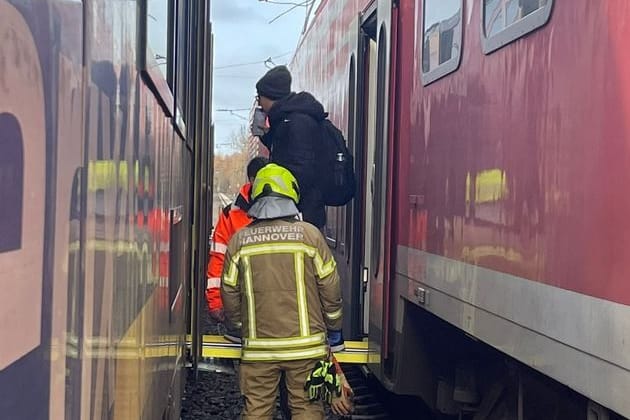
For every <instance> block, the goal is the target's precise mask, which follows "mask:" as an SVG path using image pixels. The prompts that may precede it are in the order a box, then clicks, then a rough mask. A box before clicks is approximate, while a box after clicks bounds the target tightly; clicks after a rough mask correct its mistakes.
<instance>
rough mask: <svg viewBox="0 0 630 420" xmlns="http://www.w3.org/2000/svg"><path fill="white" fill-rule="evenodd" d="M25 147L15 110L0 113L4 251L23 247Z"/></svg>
mask: <svg viewBox="0 0 630 420" xmlns="http://www.w3.org/2000/svg"><path fill="white" fill-rule="evenodd" d="M23 193H24V148H23V144H22V129H21V128H20V123H19V122H18V120H17V119H16V118H15V117H14V116H13V114H8V113H2V114H0V201H1V202H2V203H3V204H2V207H0V252H8V251H14V250H17V249H20V248H21V247H22V203H23V202H22V197H23Z"/></svg>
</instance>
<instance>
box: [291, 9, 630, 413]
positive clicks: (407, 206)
mask: <svg viewBox="0 0 630 420" xmlns="http://www.w3.org/2000/svg"><path fill="white" fill-rule="evenodd" d="M629 37H630V4H629V3H628V2H627V1H625V0H608V1H599V2H592V1H587V0H574V1H571V2H568V1H563V0H555V1H552V0H534V1H531V0H509V1H508V0H486V1H483V2H475V1H470V0H465V1H463V0H416V1H411V0H400V1H391V0H378V1H374V2H369V1H358V0H334V1H332V0H328V1H326V0H324V1H322V2H321V4H320V5H319V7H318V10H317V12H316V15H315V17H314V19H313V22H312V24H311V25H310V28H309V29H308V31H307V32H306V34H305V35H304V37H303V39H302V41H301V43H300V46H299V48H298V51H297V53H296V56H295V58H294V60H293V63H292V72H293V75H294V80H295V82H294V83H295V84H296V86H295V87H294V90H308V91H311V92H312V93H314V94H315V95H316V96H317V97H318V98H319V99H320V100H321V101H322V102H323V103H324V105H325V107H326V108H327V110H328V111H329V112H330V114H331V119H332V120H333V121H334V122H335V123H337V124H338V126H339V127H340V128H342V129H343V130H344V131H345V133H346V136H347V138H348V142H349V144H350V146H351V147H352V148H353V150H354V152H355V159H356V161H357V172H358V176H359V179H361V180H362V181H361V185H360V186H359V187H360V188H359V196H358V197H357V199H356V200H355V202H354V204H353V205H352V206H349V207H348V208H345V209H329V223H328V227H327V234H328V237H329V243H330V245H331V246H332V247H333V248H334V249H335V251H336V255H337V258H338V261H339V262H340V264H339V265H340V267H341V268H342V271H343V272H344V276H345V286H344V293H345V298H346V301H347V302H348V304H347V307H346V317H347V319H348V320H347V323H346V324H347V325H346V330H350V331H352V333H353V334H354V335H360V334H367V335H368V336H369V337H370V343H371V347H372V348H373V349H374V350H375V352H376V353H377V354H379V356H380V357H379V358H378V362H376V363H375V364H374V365H373V366H372V368H373V371H374V372H375V374H376V375H377V376H379V378H381V380H382V381H383V383H384V384H386V385H387V386H388V387H389V388H390V389H392V390H394V391H396V392H400V393H411V394H416V395H420V396H422V397H423V398H424V399H425V401H427V403H428V404H429V405H431V406H432V407H434V408H436V409H437V410H438V411H443V412H449V410H451V411H452V404H451V405H450V407H451V408H449V404H447V403H445V402H444V401H445V400H444V398H443V397H444V395H449V398H450V396H451V393H449V392H445V391H444V390H445V389H455V391H457V390H458V389H459V390H461V389H467V390H468V391H470V393H469V395H474V394H475V392H478V393H479V394H480V395H479V401H484V399H486V398H487V395H488V392H487V390H488V389H490V388H492V383H493V381H494V380H491V379H489V378H490V377H493V375H495V373H490V372H495V370H494V368H493V367H492V366H494V361H496V360H498V359H499V358H501V357H504V356H507V357H505V359H506V360H515V361H517V362H514V363H515V365H516V366H518V369H517V370H518V371H519V372H521V371H522V372H528V373H527V374H523V375H522V376H527V375H530V374H531V375H534V376H536V375H538V373H542V374H543V375H544V378H543V379H540V381H539V382H540V383H545V384H549V383H552V382H553V383H554V384H556V383H560V384H563V385H565V386H567V387H568V388H571V389H572V390H574V391H575V392H576V395H578V394H579V395H580V396H581V397H579V398H576V399H573V400H571V401H573V402H572V403H571V404H569V405H572V406H573V408H574V409H575V410H577V411H576V412H579V413H581V414H580V415H582V414H583V415H584V416H586V415H587V413H588V415H590V416H594V415H603V414H601V413H605V412H606V410H603V409H601V407H600V405H601V406H604V407H607V408H609V409H610V410H612V411H614V412H617V413H619V414H621V415H624V416H630V400H629V399H628V398H627V396H628V395H630V306H629V305H630V282H628V278H629V277H630V264H629V263H628V261H630V246H629V245H630V221H629V219H628V215H629V214H630V195H628V194H625V193H624V191H625V188H626V187H624V186H627V185H630V54H628V48H627V46H626V45H625V43H626V40H627V39H628V38H629ZM443 321H446V323H444V322H443ZM460 333H461V334H460ZM441 334H444V335H445V336H446V335H449V337H450V334H453V337H451V338H448V339H447V338H444V339H443V340H441V339H437V338H436V335H437V336H439V335H441ZM459 336H461V337H466V336H467V337H472V338H473V340H470V341H472V342H475V341H478V342H481V343H485V344H487V345H489V346H488V348H493V349H496V350H499V351H500V353H497V354H500V356H497V357H490V358H489V359H490V360H491V361H488V362H486V363H481V362H479V361H478V359H475V357H473V356H472V353H475V354H477V353H476V352H477V350H474V351H473V350H464V349H462V350H461V351H451V350H452V349H448V351H447V350H446V349H444V348H443V347H444V346H445V345H448V343H451V344H452V343H453V342H456V343H459V342H460V341H459V340H460V338H455V337H459ZM462 340H463V341H461V342H462V343H463V342H466V340H467V339H465V338H464V339H462ZM477 347H482V348H483V347H484V346H479V344H478V343H477V344H471V348H475V349H476V348H477ZM440 352H442V353H448V355H445V354H443V356H444V358H445V359H447V360H448V363H445V364H444V365H443V366H442V365H441V364H440V363H439V362H437V360H438V357H437V355H436V353H440ZM493 354H494V353H493ZM470 360H477V362H475V363H476V366H474V367H472V368H471V367H470V366H469V365H470V363H471V362H470ZM484 360H486V359H485V356H484ZM449 366H454V367H452V369H451V368H450V367H449ZM499 371H500V369H499ZM535 371H537V372H538V373H536V374H532V373H531V372H535ZM461 372H465V373H466V375H468V376H469V377H471V378H473V379H474V380H476V381H477V386H476V387H475V386H473V387H468V388H466V387H465V386H464V387H463V388H462V385H461V375H462V374H461ZM496 375H497V376H500V375H501V374H499V373H496ZM483 376H485V377H486V380H482V379H481V377H483ZM518 376H519V378H521V379H517V380H516V382H517V389H521V391H518V390H517V391H515V392H516V394H515V395H517V398H522V395H523V391H522V389H523V387H524V385H523V382H524V381H526V380H525V379H523V378H522V377H521V375H520V374H519V375H518ZM421 377H423V378H425V379H419V378H421ZM536 377H537V378H538V376H536ZM449 378H450V379H449ZM547 378H550V379H549V380H548V379H547ZM536 380H537V381H538V379H536ZM458 381H459V382H458ZM484 383H485V385H484ZM449 387H450V388H449ZM525 388H527V387H526V386H525ZM484 389H485V390H486V392H484ZM506 389H509V387H507V388H506ZM532 389H536V390H540V389H541V386H532ZM506 393H507V391H506ZM455 394H457V392H455ZM582 397H584V398H582ZM449 398H447V400H448V399H449ZM458 398H459V399H458ZM471 398H472V399H474V397H471ZM580 398H582V399H583V402H584V403H585V405H586V409H584V410H583V411H581V408H580V406H579V404H576V403H575V402H576V401H581V400H580ZM451 399H453V400H454V401H455V402H456V403H462V401H461V400H462V398H461V395H460V396H459V397H458V396H457V395H455V397H453V398H451ZM464 399H465V398H464ZM558 400H560V397H558ZM460 408H461V405H460ZM576 418H577V417H576ZM591 418H604V417H591Z"/></svg>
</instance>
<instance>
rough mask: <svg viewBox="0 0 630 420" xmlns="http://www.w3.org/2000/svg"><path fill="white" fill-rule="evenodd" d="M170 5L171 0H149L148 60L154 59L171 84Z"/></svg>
mask: <svg viewBox="0 0 630 420" xmlns="http://www.w3.org/2000/svg"><path fill="white" fill-rule="evenodd" d="M169 3H170V1H169V0H147V58H153V60H154V61H155V64H154V65H155V66H157V68H159V70H160V72H161V73H162V75H163V76H164V79H165V80H169V83H170V79H169V77H170V69H169V66H170V65H171V62H172V59H171V48H170V47H169V44H170V36H169V31H170V30H171V29H172V25H171V19H170V15H171V11H170V4H169ZM147 62H148V63H150V61H147ZM149 65H151V64H149Z"/></svg>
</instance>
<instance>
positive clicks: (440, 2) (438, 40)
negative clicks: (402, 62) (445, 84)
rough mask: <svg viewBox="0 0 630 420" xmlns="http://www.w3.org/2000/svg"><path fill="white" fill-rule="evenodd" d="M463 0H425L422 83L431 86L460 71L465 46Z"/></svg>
mask: <svg viewBox="0 0 630 420" xmlns="http://www.w3.org/2000/svg"><path fill="white" fill-rule="evenodd" d="M462 5H463V1H462V0H425V2H424V13H423V16H424V21H423V41H422V82H423V84H424V85H427V84H429V83H431V82H433V81H435V80H437V79H439V78H441V77H444V76H445V75H447V74H449V73H451V72H453V71H455V70H457V67H458V66H459V61H460V58H461V46H462Z"/></svg>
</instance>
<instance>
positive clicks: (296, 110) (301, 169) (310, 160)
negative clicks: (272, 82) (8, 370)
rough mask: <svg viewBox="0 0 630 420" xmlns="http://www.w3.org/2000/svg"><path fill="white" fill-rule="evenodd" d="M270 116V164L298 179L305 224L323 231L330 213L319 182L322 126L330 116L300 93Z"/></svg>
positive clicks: (267, 142) (273, 109)
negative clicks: (327, 210)
mask: <svg viewBox="0 0 630 420" xmlns="http://www.w3.org/2000/svg"><path fill="white" fill-rule="evenodd" d="M268 116H269V125H270V129H269V132H268V133H267V134H265V135H264V136H263V138H262V142H263V144H264V145H265V146H267V149H269V152H270V161H271V162H273V163H277V164H278V165H280V166H283V167H285V168H287V169H288V170H290V171H291V173H293V175H294V176H295V178H297V181H298V185H299V187H300V197H301V198H300V203H299V205H298V208H299V209H300V211H301V212H302V215H303V217H304V220H305V221H307V222H309V223H312V224H313V225H315V226H317V227H318V228H320V229H321V228H322V227H324V225H325V224H326V210H325V207H324V202H323V200H322V194H321V192H320V191H319V189H318V188H317V186H316V179H317V167H318V162H320V161H321V157H320V153H321V146H320V145H321V137H320V136H321V134H320V133H321V129H320V122H321V121H322V120H324V119H325V118H326V117H327V116H328V114H327V113H326V112H324V107H323V106H322V104H320V103H319V102H318V101H317V100H316V99H315V98H314V97H313V95H311V94H310V93H307V92H300V93H292V94H290V95H289V96H288V97H286V98H283V99H280V100H278V101H276V102H275V103H274V104H273V107H271V110H270V111H269V115H268Z"/></svg>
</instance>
